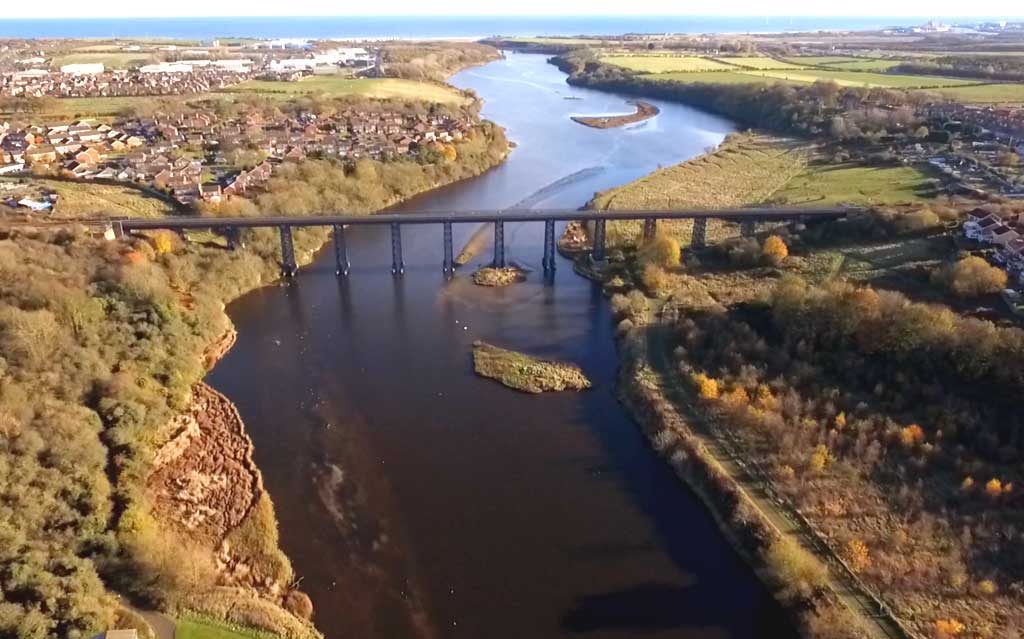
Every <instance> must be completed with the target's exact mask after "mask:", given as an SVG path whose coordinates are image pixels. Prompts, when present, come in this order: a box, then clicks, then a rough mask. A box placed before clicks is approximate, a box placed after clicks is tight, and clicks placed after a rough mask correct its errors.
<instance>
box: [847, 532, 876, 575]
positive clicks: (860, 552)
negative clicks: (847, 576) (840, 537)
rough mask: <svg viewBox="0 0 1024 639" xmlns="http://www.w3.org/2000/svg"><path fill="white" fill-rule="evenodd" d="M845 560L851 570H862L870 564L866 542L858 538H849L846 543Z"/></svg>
mask: <svg viewBox="0 0 1024 639" xmlns="http://www.w3.org/2000/svg"><path fill="white" fill-rule="evenodd" d="M845 554H846V561H847V563H849V564H850V568H851V569H852V570H853V572H864V571H865V570H867V569H868V568H869V567H870V566H871V554H870V553H869V552H868V547H867V544H865V543H864V542H863V541H861V540H860V539H851V540H850V541H848V542H847V543H846V553H845Z"/></svg>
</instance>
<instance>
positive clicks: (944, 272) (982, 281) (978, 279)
mask: <svg viewBox="0 0 1024 639" xmlns="http://www.w3.org/2000/svg"><path fill="white" fill-rule="evenodd" d="M932 279H933V280H934V281H935V282H936V283H938V284H942V285H945V286H946V287H947V288H948V289H949V290H950V291H952V292H953V293H954V294H955V295H957V296H958V297H965V298H970V297H979V296H981V295H990V294H993V293H998V292H999V291H1001V290H1003V289H1004V288H1006V282H1007V276H1006V271H1004V270H1003V269H1001V268H997V267H995V266H991V265H990V264H989V263H988V262H987V261H985V260H984V259H983V258H980V257H976V256H973V255H972V256H970V257H965V258H964V259H962V260H960V261H959V262H957V263H956V264H953V265H952V266H948V267H946V268H943V269H940V270H938V271H936V272H935V274H934V275H933V277H932Z"/></svg>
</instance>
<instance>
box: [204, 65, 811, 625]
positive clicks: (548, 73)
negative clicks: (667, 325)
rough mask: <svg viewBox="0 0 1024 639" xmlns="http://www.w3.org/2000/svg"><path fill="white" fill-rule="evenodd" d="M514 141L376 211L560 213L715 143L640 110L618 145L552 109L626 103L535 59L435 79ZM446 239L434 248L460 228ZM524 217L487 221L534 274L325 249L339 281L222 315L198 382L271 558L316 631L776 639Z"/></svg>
mask: <svg viewBox="0 0 1024 639" xmlns="http://www.w3.org/2000/svg"><path fill="white" fill-rule="evenodd" d="M451 82H452V84H454V85H456V86H459V87H463V88H471V89H473V90H475V91H476V92H477V93H478V94H479V95H480V97H482V98H483V99H484V101H485V106H484V109H483V115H484V117H486V118H488V119H491V120H494V121H495V122H497V123H499V124H501V125H502V126H504V127H506V129H507V132H508V136H509V139H511V140H513V141H515V142H516V143H517V145H518V147H517V148H516V149H514V150H513V152H512V154H511V156H510V158H509V160H508V161H507V162H506V163H505V164H504V165H502V166H501V167H499V168H496V169H494V170H493V171H491V172H489V173H487V174H485V175H483V176H481V177H479V178H476V179H473V180H469V181H466V182H463V183H459V184H456V185H453V186H450V187H448V188H444V189H440V190H438V191H435V192H432V193H430V194H427V195H424V196H422V197H420V198H417V199H416V200H415V201H412V202H408V203H406V204H405V205H403V206H402V207H399V210H402V209H404V210H413V209H447V210H467V209H497V208H504V207H510V206H530V207H534V208H552V207H572V208H575V207H579V206H582V205H583V204H584V203H586V201H587V200H589V199H590V197H591V196H592V195H593V193H594V192H595V191H597V190H601V189H605V188H608V187H611V186H615V185H618V184H622V183H624V182H627V181H630V180H633V179H635V178H637V177H639V176H641V175H644V174H646V173H649V172H651V171H653V170H655V169H656V168H658V167H659V166H662V165H666V166H667V165H669V164H673V163H676V162H680V161H682V160H685V159H687V158H689V157H692V156H695V155H698V154H700V153H701V152H703V150H704V149H705V148H706V147H708V146H713V145H716V144H718V143H719V142H720V141H721V140H722V138H723V136H724V135H725V134H726V133H728V132H729V131H730V130H732V127H731V125H730V124H729V123H728V122H726V121H724V120H721V119H719V118H716V117H713V116H710V115H707V114H703V113H701V112H698V111H695V110H692V109H689V108H687V107H685V106H681V105H678V104H671V103H663V102H660V101H653V100H652V101H651V102H652V103H654V104H656V106H658V107H659V108H660V109H661V112H660V114H659V115H658V116H657V117H655V118H653V119H651V120H648V121H646V122H643V123H640V124H637V125H632V126H629V127H625V128H621V129H611V130H599V129H591V128H587V127H584V126H581V125H579V124H576V123H574V122H572V121H571V120H570V119H569V116H571V115H589V114H602V113H628V112H631V111H633V107H632V106H631V105H629V104H627V103H626V100H625V98H623V97H620V96H615V95H611V94H606V93H600V92H596V91H590V90H585V89H577V88H573V87H570V86H568V85H567V84H565V76H564V74H562V73H561V72H559V71H558V70H557V69H556V68H555V67H553V66H551V65H548V64H546V62H545V60H544V58H543V56H536V55H524V54H509V55H508V58H507V59H506V60H503V61H499V62H494V63H492V64H489V65H487V66H484V67H480V68H476V69H470V70H467V71H465V72H463V73H460V74H458V75H456V76H455V77H454V78H452V80H451ZM473 230H474V229H472V228H460V227H458V226H457V227H456V228H455V240H456V250H458V248H459V246H461V243H460V242H463V241H465V240H466V239H467V238H468V237H469V235H470V234H471V233H472V232H473ZM542 234H543V224H509V225H506V230H505V235H506V241H507V243H508V256H509V258H510V259H511V260H514V261H516V262H517V263H519V264H520V265H522V266H525V267H528V268H532V269H534V272H532V273H531V274H530V276H529V280H528V281H527V282H526V283H523V284H519V285H516V286H513V287H510V288H506V289H483V288H480V287H476V286H474V285H473V284H472V283H471V282H470V280H469V275H470V274H471V273H472V270H475V266H476V265H479V264H482V263H484V262H486V261H489V260H490V250H489V249H488V250H486V251H484V252H483V253H482V254H481V255H479V256H478V257H477V258H476V259H475V260H474V262H473V263H471V264H469V265H467V266H466V267H464V268H463V269H462V270H460V271H459V272H458V274H457V276H456V278H455V279H454V280H453V281H451V282H447V283H446V282H445V281H444V279H443V277H442V273H441V249H442V246H441V229H440V227H437V228H433V227H423V228H420V227H406V229H404V230H403V241H404V252H405V262H406V273H405V276H404V277H403V278H400V279H393V278H392V277H391V274H390V241H389V236H388V231H387V229H386V228H376V227H372V228H371V227H361V228H358V229H353V230H351V231H350V232H349V234H348V244H349V252H350V258H351V260H352V273H351V276H350V277H349V278H348V279H347V280H339V279H338V278H336V277H335V275H334V257H333V252H332V250H331V248H330V247H327V248H326V249H325V250H324V251H323V252H322V253H321V254H320V256H319V257H318V259H317V260H316V261H315V262H314V263H313V264H312V265H310V266H309V267H307V268H304V269H302V271H301V272H300V274H299V275H298V276H297V277H296V279H295V280H294V281H293V282H291V283H289V284H283V285H279V286H272V287H267V288H264V289H261V290H257V291H255V292H253V293H251V294H249V295H246V296H245V297H243V298H241V299H240V300H238V301H236V302H235V303H233V304H232V305H231V306H230V307H229V309H228V311H229V313H230V315H231V317H232V319H233V321H234V322H235V325H236V326H237V328H238V333H239V338H238V342H237V344H236V345H235V347H234V348H233V349H232V350H231V352H230V353H229V354H228V355H227V357H225V358H224V359H223V360H222V361H221V362H220V363H219V364H218V366H217V367H216V369H215V370H214V371H213V372H212V373H211V375H210V377H209V381H210V383H211V384H213V385H214V386H215V387H216V388H218V389H219V390H221V391H223V392H224V393H226V394H227V395H228V396H229V397H231V398H232V399H233V400H234V401H235V403H236V404H237V406H238V408H239V410H240V411H241V414H242V416H243V418H244V419H245V423H246V426H247V429H248V431H249V433H250V435H251V437H252V440H253V442H254V444H255V447H256V462H257V463H258V464H259V467H260V468H261V470H262V471H263V476H264V480H265V483H266V487H267V489H268V490H269V492H270V495H271V496H272V497H273V500H274V503H275V505H276V509H277V515H278V518H279V520H280V532H281V545H282V547H283V549H284V551H285V552H286V553H287V554H288V556H289V557H291V559H292V562H293V564H294V566H295V570H296V573H297V574H298V575H299V576H301V578H302V581H301V587H302V589H303V590H305V591H306V592H308V593H309V594H310V596H311V597H312V599H313V603H314V605H315V608H316V613H315V617H314V620H315V621H316V623H317V626H318V627H319V628H320V629H321V630H322V631H323V632H324V633H325V635H326V636H327V637H329V638H331V639H335V638H354V639H407V638H418V637H438V638H440V637H457V638H467V639H470V638H471V639H484V638H488V639H505V638H508V639H526V638H530V639H545V638H549V637H569V636H587V637H595V638H604V637H635V636H641V635H642V636H644V637H653V638H660V637H680V638H687V639H690V638H692V639H719V638H722V639H725V638H736V639H740V638H751V639H752V638H755V637H758V638H767V637H770V638H772V639H775V638H780V639H785V638H787V637H791V636H793V632H792V630H790V628H789V627H788V625H787V623H786V621H785V619H784V617H783V615H782V613H781V611H780V610H779V608H778V607H777V606H776V605H775V604H774V603H773V602H772V600H771V598H770V596H769V595H768V593H767V592H766V591H765V590H764V588H763V587H761V585H760V584H759V583H758V582H757V581H756V579H755V577H754V575H753V573H752V572H751V571H750V570H749V569H748V568H747V567H746V566H745V565H744V564H743V563H742V562H741V561H740V560H739V558H738V557H737V556H736V554H735V553H734V552H733V551H732V550H731V548H730V547H729V546H728V544H727V542H726V541H725V539H724V538H723V537H722V535H721V534H720V533H719V531H718V530H717V528H716V526H715V524H714V521H713V520H712V518H711V516H710V515H709V514H708V513H707V512H706V511H705V510H704V509H703V507H702V506H701V504H700V503H699V502H698V500H697V498H696V497H695V496H693V495H692V494H691V493H690V492H689V491H687V490H686V489H685V488H684V487H683V486H682V485H680V483H679V482H678V480H677V479H676V477H675V476H674V475H673V473H672V472H671V471H670V470H669V468H668V466H667V465H666V464H665V463H664V462H663V461H662V460H661V459H659V458H658V457H657V455H656V454H655V453H654V452H653V451H651V450H650V449H649V447H648V445H647V444H646V442H645V440H644V438H643V436H642V434H641V433H640V431H639V429H638V428H637V427H636V425H635V424H633V423H632V422H631V420H630V417H629V415H628V414H627V412H626V410H625V409H624V408H623V407H622V406H621V405H620V404H619V403H618V402H617V401H616V398H615V376H616V368H617V361H616V353H615V343H614V338H613V329H614V324H613V322H612V319H611V316H610V313H609V310H608V304H607V301H606V300H605V299H604V297H603V296H602V295H601V293H600V291H599V289H598V288H597V287H596V286H593V285H592V284H591V283H590V282H588V281H586V280H584V279H582V278H580V277H578V276H576V275H575V274H573V272H572V268H571V264H570V263H569V262H568V261H566V260H564V259H562V258H559V261H558V270H557V274H556V277H555V279H554V282H553V284H551V285H545V284H544V283H543V281H542V277H541V275H540V262H541V257H542V253H541V251H542V240H541V238H542ZM475 339H483V340H485V341H488V342H492V343H494V344H497V345H499V346H503V347H508V348H512V349H517V350H522V351H525V352H528V353H531V354H534V355H541V356H545V357H551V358H556V359H562V360H567V361H572V362H575V363H577V364H579V365H580V366H581V367H582V368H583V370H584V371H585V372H586V374H587V375H588V376H589V377H590V379H591V380H592V381H593V382H594V388H592V389H590V390H589V391H586V392H582V393H562V394H549V395H543V396H532V395H525V394H520V393H517V392H515V391H512V390H510V389H507V388H505V387H503V386H501V385H499V384H497V383H496V382H494V381H491V380H485V379H481V378H478V377H476V376H475V375H474V374H473V371H472V366H471V347H470V345H471V343H472V341H473V340H475Z"/></svg>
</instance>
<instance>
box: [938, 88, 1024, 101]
mask: <svg viewBox="0 0 1024 639" xmlns="http://www.w3.org/2000/svg"><path fill="white" fill-rule="evenodd" d="M941 93H942V94H943V95H946V96H949V97H950V98H952V99H954V100H958V101H960V102H981V103H1011V104H1024V84H982V85H975V86H969V87H953V88H948V89H941Z"/></svg>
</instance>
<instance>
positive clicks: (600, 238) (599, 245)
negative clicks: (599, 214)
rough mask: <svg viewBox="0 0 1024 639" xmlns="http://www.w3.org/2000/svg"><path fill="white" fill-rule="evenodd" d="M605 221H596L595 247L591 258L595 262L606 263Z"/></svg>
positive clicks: (591, 252)
mask: <svg viewBox="0 0 1024 639" xmlns="http://www.w3.org/2000/svg"><path fill="white" fill-rule="evenodd" d="M606 224H607V222H606V221H605V220H595V221H594V246H593V248H592V249H591V251H590V257H591V259H593V260H594V261H595V262H603V261H604V257H605V255H604V253H605V226H606Z"/></svg>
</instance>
